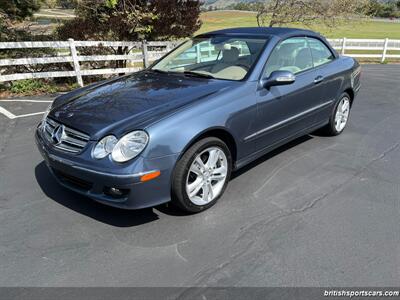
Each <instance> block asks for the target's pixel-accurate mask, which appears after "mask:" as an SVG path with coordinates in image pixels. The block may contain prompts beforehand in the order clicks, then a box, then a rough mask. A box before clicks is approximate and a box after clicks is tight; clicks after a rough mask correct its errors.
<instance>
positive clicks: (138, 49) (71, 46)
mask: <svg viewBox="0 0 400 300" xmlns="http://www.w3.org/2000/svg"><path fill="white" fill-rule="evenodd" d="M176 45H177V43H176V42H146V41H143V42H125V41H124V42H122V41H121V42H119V41H115V42H114V41H74V40H73V39H69V40H68V41H50V42H0V51H1V50H5V49H32V48H52V49H59V50H60V51H61V49H63V48H64V49H65V48H67V49H68V50H69V51H68V52H69V55H58V56H54V57H39V58H15V59H0V68H1V67H7V66H18V65H38V64H54V63H72V65H73V71H54V72H33V73H17V74H7V75H4V74H1V73H0V82H4V81H13V80H21V79H31V78H55V77H73V76H75V77H76V79H77V82H78V84H79V85H80V86H83V79H82V76H88V75H104V74H119V73H130V72H136V71H139V70H140V69H141V67H140V66H135V64H136V65H142V66H144V67H147V66H148V65H149V64H150V62H151V61H154V60H156V59H158V58H160V57H161V56H162V55H164V54H165V53H167V52H168V51H170V50H171V49H173V47H175V46H176ZM99 46H102V47H113V48H117V47H128V49H130V51H129V54H125V55H91V56H83V55H79V53H78V51H77V49H76V48H77V47H99ZM154 47H156V48H159V49H162V50H158V51H150V50H148V48H154ZM116 60H126V61H127V66H128V67H125V68H102V69H82V68H81V64H80V62H90V61H91V62H93V61H116ZM132 65H133V66H132Z"/></svg>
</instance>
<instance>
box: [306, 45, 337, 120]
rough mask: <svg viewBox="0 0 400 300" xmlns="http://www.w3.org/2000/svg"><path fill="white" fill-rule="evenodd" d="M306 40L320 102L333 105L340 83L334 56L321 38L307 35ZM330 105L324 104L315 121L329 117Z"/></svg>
mask: <svg viewBox="0 0 400 300" xmlns="http://www.w3.org/2000/svg"><path fill="white" fill-rule="evenodd" d="M307 40H308V45H309V47H310V50H311V55H312V58H313V65H314V69H315V75H316V78H317V80H318V84H319V85H320V88H321V89H322V95H321V98H320V103H321V105H322V104H324V103H329V102H332V105H333V102H334V100H335V99H336V97H337V93H338V90H339V89H340V86H341V84H342V77H341V76H338V74H337V71H336V69H337V68H336V67H335V63H334V60H335V59H336V57H335V55H334V53H333V52H332V51H331V50H330V49H329V47H328V46H327V45H325V42H323V41H322V40H320V39H317V38H313V37H308V38H307ZM332 105H327V106H325V107H324V108H323V109H322V110H321V112H320V113H318V114H317V115H316V118H317V120H316V121H321V122H322V121H324V120H326V119H327V118H329V116H330V114H331V109H332Z"/></svg>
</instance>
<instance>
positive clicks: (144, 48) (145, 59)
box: [142, 40, 149, 68]
mask: <svg viewBox="0 0 400 300" xmlns="http://www.w3.org/2000/svg"><path fill="white" fill-rule="evenodd" d="M142 54H143V67H144V68H147V67H148V66H149V54H148V52H147V43H146V40H143V41H142Z"/></svg>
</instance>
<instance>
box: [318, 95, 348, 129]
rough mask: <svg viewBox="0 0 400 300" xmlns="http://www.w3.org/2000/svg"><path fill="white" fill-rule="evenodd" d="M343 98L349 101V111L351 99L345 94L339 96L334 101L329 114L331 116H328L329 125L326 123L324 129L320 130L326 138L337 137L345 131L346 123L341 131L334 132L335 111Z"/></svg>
mask: <svg viewBox="0 0 400 300" xmlns="http://www.w3.org/2000/svg"><path fill="white" fill-rule="evenodd" d="M343 98H348V99H349V100H350V110H351V97H350V95H349V94H347V93H343V94H341V95H340V97H339V99H338V100H337V101H336V103H335V106H334V108H333V110H332V113H331V115H330V117H329V123H328V124H327V125H326V126H325V127H323V128H322V132H323V133H324V134H325V135H327V136H336V135H339V134H341V133H342V132H343V131H344V129H345V128H346V126H347V123H346V126H345V127H344V128H343V129H342V130H340V131H338V130H336V127H335V116H336V112H337V110H338V107H339V103H340V102H341V100H342V99H343Z"/></svg>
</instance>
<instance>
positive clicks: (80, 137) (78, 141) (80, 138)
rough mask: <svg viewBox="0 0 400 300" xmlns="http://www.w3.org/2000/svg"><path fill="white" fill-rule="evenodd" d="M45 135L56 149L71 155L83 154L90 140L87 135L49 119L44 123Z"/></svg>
mask: <svg viewBox="0 0 400 300" xmlns="http://www.w3.org/2000/svg"><path fill="white" fill-rule="evenodd" d="M43 133H44V136H45V137H46V139H47V140H48V141H49V142H50V143H51V144H53V146H54V147H55V148H57V149H59V150H62V151H66V152H70V153H79V152H81V151H82V150H83V148H85V146H86V145H87V143H88V141H89V138H90V137H89V136H88V135H87V134H84V133H82V132H80V131H77V130H74V129H72V128H69V127H67V126H65V125H63V124H61V123H58V122H56V121H54V120H52V119H50V118H47V119H46V121H45V123H44V127H43Z"/></svg>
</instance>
